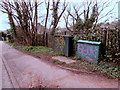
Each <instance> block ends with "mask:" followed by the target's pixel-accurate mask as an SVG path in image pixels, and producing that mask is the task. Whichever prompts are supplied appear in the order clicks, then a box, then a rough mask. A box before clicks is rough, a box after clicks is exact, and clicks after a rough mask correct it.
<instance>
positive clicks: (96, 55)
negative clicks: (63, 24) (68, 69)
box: [77, 40, 102, 63]
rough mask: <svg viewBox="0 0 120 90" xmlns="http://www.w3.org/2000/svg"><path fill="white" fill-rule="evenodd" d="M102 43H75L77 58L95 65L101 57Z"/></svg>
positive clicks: (81, 41)
mask: <svg viewBox="0 0 120 90" xmlns="http://www.w3.org/2000/svg"><path fill="white" fill-rule="evenodd" d="M101 50H102V43H101V42H93V41H87V40H78V41H77V56H80V57H81V58H82V59H85V60H88V61H90V62H93V63H97V62H98V61H99V59H100V57H101V52H102V51H101Z"/></svg>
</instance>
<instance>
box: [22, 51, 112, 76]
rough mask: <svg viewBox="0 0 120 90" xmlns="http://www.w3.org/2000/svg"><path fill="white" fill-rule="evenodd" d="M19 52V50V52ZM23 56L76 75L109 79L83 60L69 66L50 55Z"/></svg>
mask: <svg viewBox="0 0 120 90" xmlns="http://www.w3.org/2000/svg"><path fill="white" fill-rule="evenodd" d="M20 51H21V50H20ZM22 52H23V53H25V54H28V55H31V56H33V57H36V58H39V59H41V60H42V61H43V62H46V63H48V64H51V65H55V66H58V67H60V68H63V69H66V70H69V71H72V72H74V73H76V74H80V73H82V74H92V75H97V76H101V77H106V78H111V77H108V76H106V75H105V74H102V73H101V72H99V71H98V70H95V66H94V65H92V64H90V63H88V62H87V61H84V60H77V61H76V62H74V63H71V64H66V63H65V62H61V61H59V60H55V61H54V60H53V59H52V57H53V56H55V55H53V54H52V53H49V52H47V53H33V52H27V51H22Z"/></svg>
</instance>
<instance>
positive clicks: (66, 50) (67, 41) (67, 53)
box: [63, 36, 74, 57]
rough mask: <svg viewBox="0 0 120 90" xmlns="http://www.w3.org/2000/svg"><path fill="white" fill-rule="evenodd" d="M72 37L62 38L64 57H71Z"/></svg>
mask: <svg viewBox="0 0 120 90" xmlns="http://www.w3.org/2000/svg"><path fill="white" fill-rule="evenodd" d="M73 38H74V37H73V36H64V41H65V46H64V50H63V52H64V54H65V56H68V57H69V56H72V55H73V44H74V40H73Z"/></svg>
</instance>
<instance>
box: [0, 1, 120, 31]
mask: <svg viewBox="0 0 120 90" xmlns="http://www.w3.org/2000/svg"><path fill="white" fill-rule="evenodd" d="M62 1H63V0H62ZM66 1H68V0H66ZM78 1H79V0H76V1H75V0H69V2H70V3H71V4H76V3H78ZM82 1H83V0H81V2H82ZM104 1H105V0H104ZM118 1H119V0H115V1H113V2H112V3H111V5H110V6H109V7H108V8H106V10H105V11H104V12H103V14H104V13H106V12H108V11H109V10H111V9H112V8H113V7H114V5H115V8H114V10H113V11H112V12H113V13H114V14H112V17H105V18H104V19H103V20H101V22H104V20H105V19H106V18H109V19H108V20H109V22H112V21H114V20H115V18H118V4H116V2H118ZM39 11H40V12H41V11H42V14H43V13H45V8H43V7H40V8H39ZM39 14H41V13H39ZM63 20H64V19H63V18H61V20H60V23H59V24H58V26H59V27H62V28H63V27H65V23H64V22H63ZM38 21H39V22H40V23H41V21H42V19H39V20H38ZM9 28H10V25H9V20H8V17H7V14H4V13H2V12H0V31H5V30H7V29H9Z"/></svg>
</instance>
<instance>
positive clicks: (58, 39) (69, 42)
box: [53, 35, 74, 57]
mask: <svg viewBox="0 0 120 90" xmlns="http://www.w3.org/2000/svg"><path fill="white" fill-rule="evenodd" d="M73 44H74V41H73V37H72V36H67V35H61V36H59V35H56V36H54V45H53V50H54V51H55V52H62V53H64V55H65V56H68V57H69V56H72V54H73Z"/></svg>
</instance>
